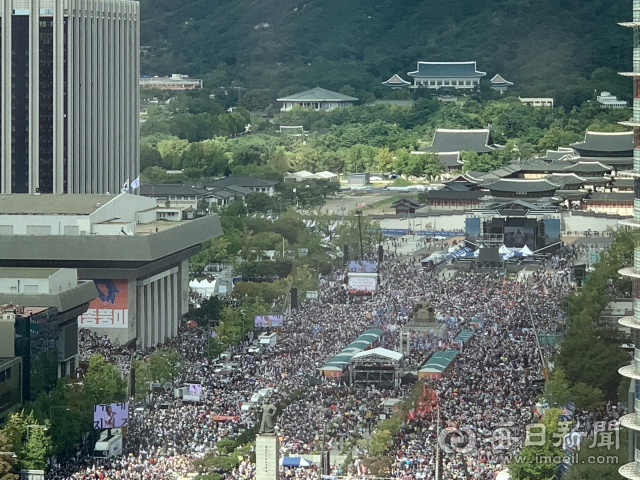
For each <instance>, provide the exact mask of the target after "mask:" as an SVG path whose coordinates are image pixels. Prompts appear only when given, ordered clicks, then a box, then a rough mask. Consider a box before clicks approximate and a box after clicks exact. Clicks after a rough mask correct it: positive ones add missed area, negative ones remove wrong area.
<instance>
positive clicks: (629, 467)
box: [619, 0, 640, 480]
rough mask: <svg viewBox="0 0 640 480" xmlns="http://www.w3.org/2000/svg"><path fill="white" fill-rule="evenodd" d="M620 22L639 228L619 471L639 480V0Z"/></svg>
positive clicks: (627, 321)
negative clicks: (625, 439)
mask: <svg viewBox="0 0 640 480" xmlns="http://www.w3.org/2000/svg"><path fill="white" fill-rule="evenodd" d="M621 25H622V26H624V27H630V28H632V29H633V71H632V72H627V73H622V75H624V76H627V77H631V78H632V79H633V117H632V118H631V119H630V120H629V121H628V122H620V123H622V124H623V125H626V126H629V127H632V128H633V134H634V139H635V150H634V153H633V170H632V171H630V172H623V173H625V174H626V175H630V176H632V177H633V178H634V183H633V190H634V209H633V219H630V220H628V221H625V222H622V223H623V224H625V225H627V226H630V227H632V228H635V229H636V230H635V233H636V245H635V247H636V248H635V250H634V266H633V267H629V268H625V269H623V270H621V271H620V273H621V274H622V275H624V276H625V277H629V278H631V279H632V280H633V290H634V310H635V315H634V316H633V317H624V318H622V319H620V321H619V323H620V324H621V325H622V326H624V327H627V328H629V329H630V330H631V335H632V338H633V343H634V344H635V347H634V348H635V350H634V356H633V358H634V360H633V363H632V364H631V365H629V366H626V367H622V368H621V369H620V370H619V372H620V374H622V375H623V376H625V377H627V378H629V379H630V380H631V382H632V385H633V393H634V395H633V401H631V402H630V404H629V412H634V413H630V414H628V415H625V416H624V417H622V418H621V419H620V423H621V425H622V426H623V427H627V428H629V429H631V431H632V435H630V437H629V440H630V445H629V450H630V457H631V459H633V461H632V462H631V463H628V464H626V465H623V466H622V467H620V469H619V473H620V475H622V476H624V477H626V478H629V479H633V480H637V479H639V478H640V244H639V243H638V236H639V235H638V234H640V229H639V228H640V0H633V18H632V21H631V22H626V23H621Z"/></svg>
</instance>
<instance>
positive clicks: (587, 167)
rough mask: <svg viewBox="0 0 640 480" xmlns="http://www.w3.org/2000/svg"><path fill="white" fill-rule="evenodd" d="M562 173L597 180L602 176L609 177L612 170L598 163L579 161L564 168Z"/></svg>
mask: <svg viewBox="0 0 640 480" xmlns="http://www.w3.org/2000/svg"><path fill="white" fill-rule="evenodd" d="M564 171H565V172H568V173H576V174H578V175H580V176H581V177H584V178H597V177H602V176H603V175H611V172H612V171H613V168H611V167H610V166H609V165H604V164H602V163H600V162H595V161H591V162H585V161H580V162H577V163H574V164H573V165H571V166H570V167H567V168H565V169H564Z"/></svg>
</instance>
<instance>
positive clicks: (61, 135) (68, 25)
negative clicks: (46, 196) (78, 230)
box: [0, 0, 140, 193]
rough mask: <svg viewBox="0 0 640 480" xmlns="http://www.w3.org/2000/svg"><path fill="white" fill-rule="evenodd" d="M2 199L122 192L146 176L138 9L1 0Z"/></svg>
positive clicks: (100, 1) (80, 0) (107, 0)
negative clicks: (142, 162) (142, 167)
mask: <svg viewBox="0 0 640 480" xmlns="http://www.w3.org/2000/svg"><path fill="white" fill-rule="evenodd" d="M0 15H1V16H2V18H1V22H0V29H1V37H0V38H1V42H0V44H1V48H0V65H1V75H0V101H1V103H0V107H1V108H0V193H35V192H42V193H107V192H111V193H114V192H119V191H120V189H121V188H122V185H123V184H124V182H125V181H126V180H127V179H130V180H133V179H134V178H136V177H137V176H138V170H139V163H140V161H139V120H138V105H139V92H138V78H139V71H140V56H139V45H140V39H139V36H140V23H139V6H138V2H136V1H128V0H93V1H85V0H0Z"/></svg>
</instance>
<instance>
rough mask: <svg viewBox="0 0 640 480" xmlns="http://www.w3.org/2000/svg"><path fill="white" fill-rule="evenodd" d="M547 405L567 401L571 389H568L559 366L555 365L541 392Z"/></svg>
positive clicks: (559, 404)
mask: <svg viewBox="0 0 640 480" xmlns="http://www.w3.org/2000/svg"><path fill="white" fill-rule="evenodd" d="M542 396H543V397H544V399H545V400H546V401H547V402H548V403H549V405H557V406H562V405H565V404H566V403H567V402H568V401H569V397H570V396H571V391H570V390H569V382H568V381H567V377H566V376H565V374H564V371H563V370H562V368H560V367H556V368H555V369H554V371H553V374H552V376H551V380H550V381H548V382H547V383H546V384H545V386H544V392H543V394H542Z"/></svg>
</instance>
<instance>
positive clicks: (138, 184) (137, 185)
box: [131, 176, 140, 190]
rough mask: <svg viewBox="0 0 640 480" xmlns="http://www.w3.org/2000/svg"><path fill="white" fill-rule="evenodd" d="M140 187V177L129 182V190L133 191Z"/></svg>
mask: <svg viewBox="0 0 640 480" xmlns="http://www.w3.org/2000/svg"><path fill="white" fill-rule="evenodd" d="M139 186H140V177H139V176H138V177H137V178H136V179H135V180H134V181H133V182H131V190H135V189H136V188H138V187H139Z"/></svg>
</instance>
